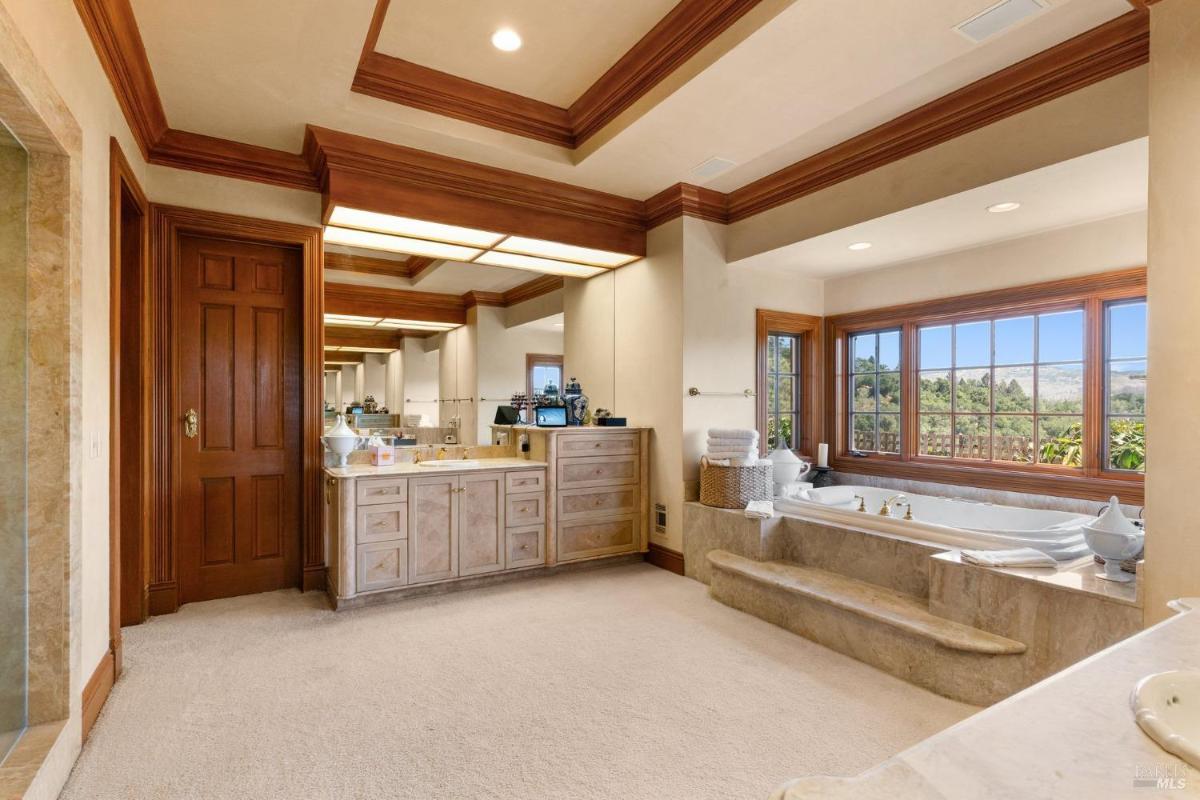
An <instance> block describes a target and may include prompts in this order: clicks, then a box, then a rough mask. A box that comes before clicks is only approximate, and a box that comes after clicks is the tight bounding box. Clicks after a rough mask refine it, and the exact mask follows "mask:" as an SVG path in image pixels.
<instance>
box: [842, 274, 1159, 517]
mask: <svg viewBox="0 0 1200 800" xmlns="http://www.w3.org/2000/svg"><path fill="white" fill-rule="evenodd" d="M1145 295H1146V269H1145V267H1136V268H1132V269H1124V270H1118V271H1115V272H1106V273H1101V274H1097V275H1088V276H1084V277H1079V278H1067V279H1063V280H1058V281H1050V282H1047V283H1038V284H1032V285H1028V286H1018V287H1013V288H1008V289H998V290H994V291H988V292H978V293H974V294H968V295H961V296H957V297H948V298H940V299H936V300H930V301H926V302H921V303H911V304H907V305H902V306H894V307H890V308H877V309H871V310H868V311H857V312H852V313H847V314H839V315H835V316H831V317H829V318H827V319H826V321H825V342H826V346H825V374H826V375H827V376H828V380H827V382H826V397H825V407H826V409H827V415H826V430H827V431H828V434H829V435H830V437H831V448H830V449H831V458H830V466H832V467H833V468H834V469H836V470H838V471H841V472H850V473H859V474H865V475H880V476H887V477H893V478H900V479H908V480H922V481H930V482H934V483H950V484H966V485H971V486H980V487H985V488H990V489H1001V490H1006V491H1014V492H1026V493H1032V494H1046V495H1056V496H1060V497H1075V498H1082V499H1091V500H1105V499H1107V498H1108V497H1109V496H1110V495H1117V496H1118V497H1120V498H1121V500H1122V501H1123V502H1126V503H1133V504H1141V503H1142V502H1143V485H1144V478H1143V476H1142V475H1141V474H1139V473H1130V472H1123V471H1118V470H1111V469H1107V468H1106V466H1107V465H1106V461H1105V457H1104V439H1103V436H1104V432H1103V426H1104V355H1105V349H1104V335H1105V307H1106V305H1107V304H1108V303H1110V302H1113V301H1119V300H1131V299H1134V298H1138V297H1145ZM1067 308H1082V309H1083V311H1084V337H1085V338H1084V407H1083V414H1082V417H1083V431H1084V435H1083V446H1084V455H1083V466H1082V467H1080V468H1071V467H1063V466H1058V465H1052V464H1019V463H1002V462H994V461H987V462H981V461H979V460H968V459H954V458H945V457H938V456H920V455H917V454H916V452H915V448H916V442H917V435H916V434H917V423H918V414H917V401H918V381H917V369H918V364H917V359H916V358H915V357H914V356H915V354H916V352H917V345H918V342H917V330H918V328H920V327H922V326H926V325H931V324H947V323H958V322H971V321H975V320H985V319H993V318H995V317H997V316H1018V315H1023V314H1041V313H1047V312H1051V311H1058V310H1064V309H1067ZM887 328H899V329H900V331H901V337H900V347H901V375H900V380H901V403H900V413H901V418H900V424H901V448H900V449H901V452H900V453H899V454H888V453H865V454H862V455H852V454H851V452H850V449H849V447H848V444H849V443H848V439H849V428H848V425H849V418H848V415H849V410H848V409H849V405H848V394H847V392H848V386H847V380H848V376H849V352H848V347H847V344H848V340H849V337H850V336H851V335H852V334H855V333H864V332H870V331H875V330H880V329H887Z"/></svg>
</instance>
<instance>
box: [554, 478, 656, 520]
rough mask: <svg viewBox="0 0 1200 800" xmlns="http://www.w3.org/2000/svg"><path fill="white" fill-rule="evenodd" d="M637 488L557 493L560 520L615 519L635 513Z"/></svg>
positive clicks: (609, 488) (573, 490) (590, 489)
mask: <svg viewBox="0 0 1200 800" xmlns="http://www.w3.org/2000/svg"><path fill="white" fill-rule="evenodd" d="M637 505H638V487H637V486H612V487H607V488H595V489H593V488H588V489H564V490H563V491H561V492H559V493H558V518H559V519H560V520H572V519H586V518H593V517H616V516H623V515H626V514H634V513H636V512H637Z"/></svg>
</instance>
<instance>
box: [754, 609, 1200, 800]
mask: <svg viewBox="0 0 1200 800" xmlns="http://www.w3.org/2000/svg"><path fill="white" fill-rule="evenodd" d="M1197 668H1200V613H1198V612H1196V611H1187V612H1186V613H1183V614H1180V615H1178V616H1176V617H1173V618H1172V619H1169V620H1167V621H1166V622H1163V623H1160V624H1159V625H1157V626H1155V627H1153V628H1150V629H1149V630H1146V631H1143V632H1142V633H1140V634H1138V635H1136V636H1133V637H1131V638H1129V639H1126V640H1125V641H1123V642H1121V643H1119V644H1116V645H1114V646H1112V647H1110V648H1108V649H1107V650H1104V651H1102V652H1100V653H1097V654H1096V655H1094V656H1092V657H1091V658H1088V659H1086V660H1084V661H1081V662H1079V663H1078V664H1076V665H1075V666H1073V667H1070V668H1068V669H1066V670H1064V671H1063V672H1060V673H1058V674H1056V675H1053V676H1052V677H1050V678H1047V679H1046V680H1044V681H1042V682H1041V683H1038V684H1035V685H1034V686H1031V687H1029V688H1028V689H1026V690H1024V691H1022V692H1020V693H1018V694H1015V695H1013V696H1012V697H1010V698H1009V699H1007V700H1005V701H1003V702H1001V703H998V704H996V705H994V706H992V707H991V708H988V709H986V710H984V711H981V712H979V713H978V714H976V715H975V716H973V717H969V718H967V719H966V720H964V721H962V722H960V723H959V724H957V725H955V726H953V727H951V728H948V729H946V730H945V731H943V732H942V733H939V734H937V735H936V736H932V737H930V738H929V739H926V740H925V741H924V742H921V743H920V744H918V745H916V746H915V747H912V748H910V749H908V750H906V751H904V752H903V753H900V754H899V755H898V756H896V757H895V758H892V759H889V760H888V761H885V762H884V763H883V764H881V765H879V766H878V767H876V768H874V769H872V770H870V771H868V772H866V773H863V774H862V775H860V776H858V777H856V778H825V777H813V778H800V779H798V780H795V781H792V782H790V783H788V784H786V785H785V786H783V787H781V788H780V789H779V790H778V791H777V792H776V793H775V794H774V795H772V799H773V800H801V799H802V798H804V799H807V798H822V799H823V800H841V799H842V798H846V799H849V798H853V799H854V800H873V799H874V798H879V799H880V800H882V799H883V798H888V799H889V800H890V799H891V798H906V799H907V798H916V799H921V798H930V799H936V800H951V799H953V800H961V799H962V798H989V799H997V800H1007V798H1012V799H1013V800H1032V799H1033V798H1047V800H1049V799H1050V798H1054V800H1070V798H1080V799H1081V800H1085V799H1086V800H1092V799H1093V798H1095V799H1096V800H1098V799H1099V798H1104V799H1105V800H1111V799H1112V798H1147V797H1200V775H1197V774H1195V773H1194V772H1192V773H1190V772H1189V768H1188V766H1187V765H1186V764H1184V762H1183V761H1181V760H1180V759H1178V758H1176V757H1175V756H1172V755H1170V754H1168V753H1166V752H1164V751H1163V750H1161V749H1160V748H1159V747H1158V745H1156V744H1155V743H1154V742H1153V741H1152V740H1151V739H1150V738H1149V737H1148V736H1146V735H1145V734H1144V733H1142V731H1141V729H1140V728H1139V727H1138V726H1137V723H1136V722H1134V719H1133V713H1132V712H1131V711H1130V708H1129V696H1130V692H1131V691H1132V690H1133V687H1134V684H1136V683H1137V681H1138V680H1140V679H1141V678H1143V677H1145V676H1146V675H1150V674H1153V673H1155V672H1162V671H1164V670H1171V669H1197ZM868 724H869V721H868Z"/></svg>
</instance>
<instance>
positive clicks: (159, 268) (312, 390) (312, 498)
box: [149, 203, 325, 614]
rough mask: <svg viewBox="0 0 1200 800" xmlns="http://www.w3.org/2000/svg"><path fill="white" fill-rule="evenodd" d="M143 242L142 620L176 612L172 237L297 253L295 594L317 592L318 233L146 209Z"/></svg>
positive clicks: (321, 567)
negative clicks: (146, 533) (146, 600)
mask: <svg viewBox="0 0 1200 800" xmlns="http://www.w3.org/2000/svg"><path fill="white" fill-rule="evenodd" d="M150 213H151V226H150V239H151V247H152V252H153V254H154V255H153V263H154V270H153V273H154V276H153V277H154V286H153V289H152V295H151V305H152V306H153V308H154V328H153V330H154V332H155V335H154V348H155V351H154V370H153V373H152V374H153V375H154V413H155V427H154V453H153V459H152V467H151V471H152V473H153V480H154V482H155V489H156V490H155V509H156V511H157V513H156V514H155V519H156V520H157V523H156V524H155V525H154V526H153V531H152V540H151V553H152V559H151V576H150V578H151V580H150V587H149V596H150V613H151V614H166V613H171V612H173V611H175V610H176V609H178V608H179V583H178V569H177V564H176V554H177V547H176V542H177V540H176V536H177V531H178V527H177V524H176V518H175V516H176V513H177V505H176V499H177V498H178V497H179V489H180V486H179V445H178V441H179V435H180V427H179V421H178V420H176V419H174V418H173V417H172V409H173V408H174V407H175V405H176V403H175V401H176V399H177V393H178V381H177V378H178V376H177V375H176V373H175V369H176V363H175V347H174V341H175V339H174V337H175V327H176V320H177V318H178V311H179V309H178V301H179V297H178V293H177V292H176V291H175V286H174V283H175V276H176V275H177V273H178V270H179V237H180V236H181V235H185V234H191V235H196V236H209V237H216V238H222V239H235V240H239V241H247V242H253V243H255V244H266V245H275V246H287V247H298V248H299V249H300V251H301V269H302V270H303V272H304V275H303V289H302V290H303V297H304V302H303V310H302V317H301V319H302V322H301V325H302V333H301V335H302V340H303V356H302V364H301V373H302V378H301V396H302V403H303V409H302V412H301V427H302V432H301V442H302V448H301V449H302V451H303V453H302V464H303V475H302V482H301V486H302V488H301V493H302V497H303V500H302V505H303V508H302V524H301V531H300V535H301V559H300V563H301V575H300V576H299V578H300V587H301V589H302V590H304V591H309V590H312V589H324V588H325V550H324V541H323V535H322V531H323V526H322V524H321V522H322V520H321V513H322V508H321V470H322V463H321V459H322V454H321V433H322V428H323V425H324V402H323V397H324V368H325V363H324V346H325V344H324V335H325V334H324V269H323V259H322V244H321V229H320V228H314V227H310V226H307V225H295V224H292V223H286V222H274V221H271V220H264V219H255V218H253V217H242V216H237V215H234V214H224V213H219V212H215V211H200V210H196V209H191V208H182V207H179V206H167V205H159V204H157V203H155V204H151V206H150Z"/></svg>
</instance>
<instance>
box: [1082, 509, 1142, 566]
mask: <svg viewBox="0 0 1200 800" xmlns="http://www.w3.org/2000/svg"><path fill="white" fill-rule="evenodd" d="M1083 538H1084V540H1085V541H1086V542H1087V546H1088V547H1090V548H1091V550H1092V552H1093V553H1095V554H1096V555H1098V556H1100V557H1101V558H1103V559H1104V574H1102V575H1100V577H1101V578H1104V579H1105V580H1110V581H1115V582H1117V583H1128V582H1129V581H1132V580H1133V576H1132V575H1130V574H1129V573H1128V572H1123V571H1122V570H1121V562H1122V561H1124V560H1125V559H1127V558H1133V557H1134V556H1136V555H1137V554H1138V553H1140V552H1142V546H1143V544H1144V543H1145V540H1146V534H1145V533H1144V532H1143V531H1142V529H1141V528H1139V527H1138V526H1137V525H1134V524H1133V523H1132V522H1130V521H1129V519H1128V518H1127V517H1126V516H1125V514H1124V513H1122V512H1121V503H1120V501H1119V500H1117V498H1116V497H1115V496H1113V497H1110V498H1109V500H1108V508H1106V509H1104V512H1103V513H1102V514H1101V515H1100V516H1099V517H1097V518H1096V519H1094V520H1092V521H1091V522H1089V523H1088V524H1086V525H1084V526H1083Z"/></svg>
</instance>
